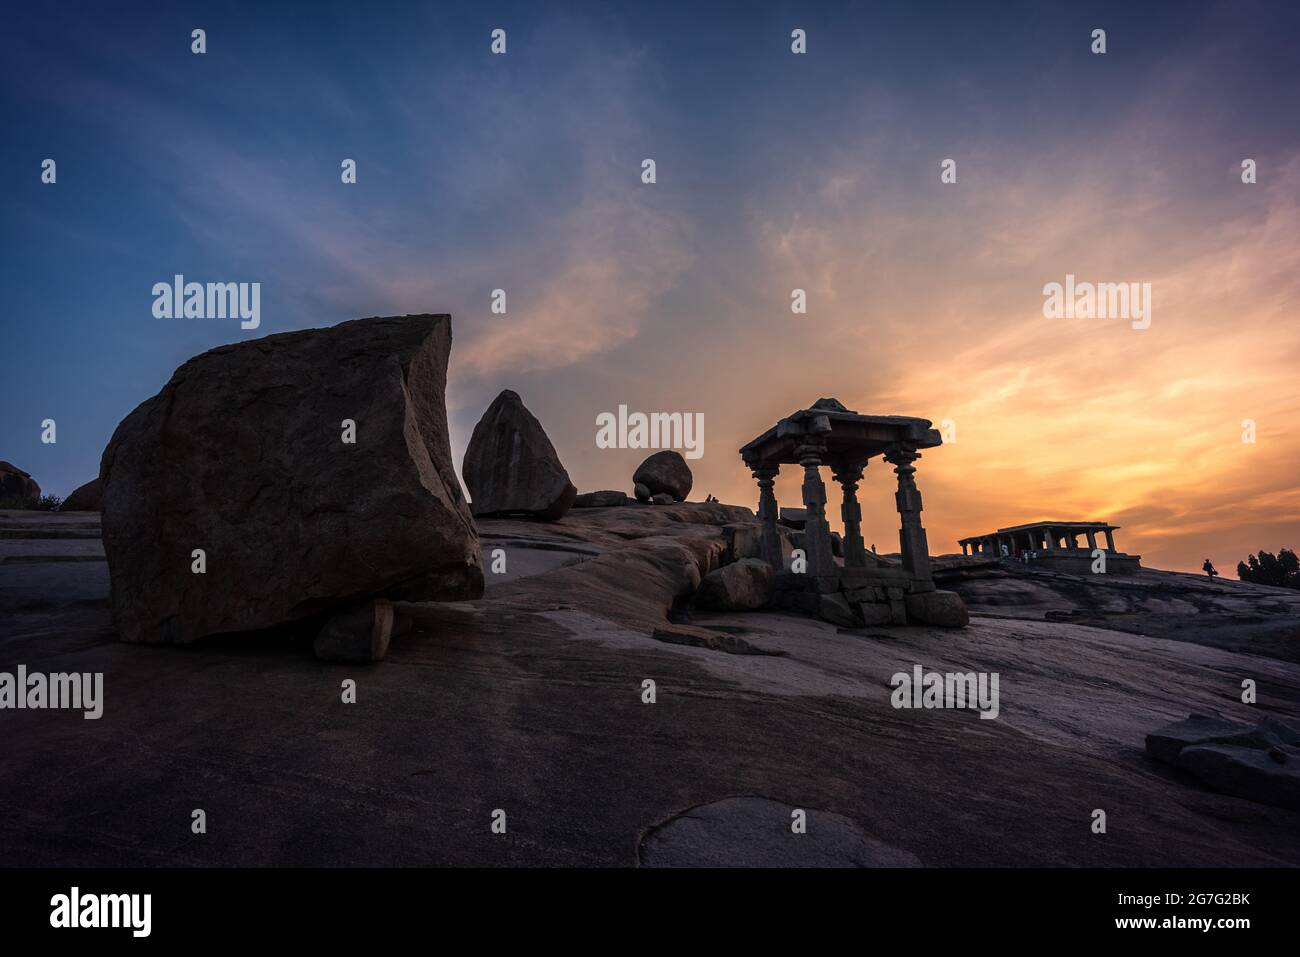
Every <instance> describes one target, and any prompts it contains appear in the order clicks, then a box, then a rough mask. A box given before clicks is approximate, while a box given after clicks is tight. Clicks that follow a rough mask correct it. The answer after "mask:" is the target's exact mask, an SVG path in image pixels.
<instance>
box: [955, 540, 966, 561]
mask: <svg viewBox="0 0 1300 957" xmlns="http://www.w3.org/2000/svg"><path fill="white" fill-rule="evenodd" d="M957 544H958V545H960V546H961V557H962V558H965V557H966V543H965V542H958V543H957Z"/></svg>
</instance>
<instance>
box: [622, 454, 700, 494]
mask: <svg viewBox="0 0 1300 957" xmlns="http://www.w3.org/2000/svg"><path fill="white" fill-rule="evenodd" d="M632 481H633V482H635V483H636V484H637V485H644V486H645V487H646V488H648V489H649V490H650V494H651V495H652V496H653V495H659V494H666V495H671V496H672V497H673V498H674V499H676V500H677V501H679V502H684V501H685V500H686V496H687V495H690V494H691V485H692V484H693V483H694V476H692V475H691V469H690V466H688V465H687V464H686V460H685V459H684V458H682V454H681V453H680V452H674V451H673V450H672V449H664V450H663V451H662V452H656V453H655V454H654V455H652V456H650V457H649V458H648V459H646V460H645V461H644V462H642V463H641V464H640V465H638V466H637V469H636V471H635V472H634V473H633V474H632Z"/></svg>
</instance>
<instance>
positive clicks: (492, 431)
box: [461, 389, 578, 521]
mask: <svg viewBox="0 0 1300 957" xmlns="http://www.w3.org/2000/svg"><path fill="white" fill-rule="evenodd" d="M461 474H462V475H463V476H464V478H465V487H466V488H467V489H469V496H470V508H471V509H472V510H473V512H474V514H475V515H476V516H479V515H509V514H524V515H531V516H533V517H535V518H540V519H544V520H546V521H555V520H556V519H559V518H562V517H563V516H564V513H565V512H567V511H568V510H569V508H570V506H572V505H573V501H574V499H575V498H577V496H578V489H577V488H576V487H575V486H574V484H573V483H572V482H570V481H569V473H568V472H567V471H565V469H564V466H563V465H562V464H560V457H559V455H557V454H556V452H555V446H554V445H552V444H551V440H550V439H549V438H547V436H546V431H545V430H544V429H543V428H542V424H541V423H540V422H538V421H537V418H536V417H535V416H534V415H533V414H532V413H531V412H529V411H528V409H527V408H525V407H524V403H523V400H522V399H520V398H519V395H518V393H516V392H512V391H510V390H509V389H506V390H505V391H503V392H502V393H501V394H500V395H499V396H497V397H496V398H495V399H493V400H492V404H491V405H489V406H488V408H487V411H486V412H484V413H483V418H481V419H479V421H478V425H476V426H474V434H473V435H471V436H470V440H469V446H468V447H467V448H466V449H465V462H464V464H463V467H462V469H461Z"/></svg>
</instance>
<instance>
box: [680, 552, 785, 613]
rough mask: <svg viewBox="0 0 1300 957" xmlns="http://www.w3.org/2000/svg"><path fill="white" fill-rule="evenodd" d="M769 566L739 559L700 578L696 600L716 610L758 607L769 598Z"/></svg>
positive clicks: (764, 563) (761, 562) (761, 561)
mask: <svg viewBox="0 0 1300 957" xmlns="http://www.w3.org/2000/svg"><path fill="white" fill-rule="evenodd" d="M772 579H773V572H772V566H771V565H769V564H768V563H767V562H765V561H763V560H762V559H759V558H742V559H741V560H740V561H738V562H732V563H731V564H730V565H723V566H722V567H721V568H716V569H714V570H713V571H711V572H709V573H708V574H707V575H705V576H704V580H703V581H702V582H700V590H699V592H698V593H697V594H696V599H695V600H696V601H697V602H698V603H699V604H700V605H701V606H702V607H704V608H714V609H717V610H718V611H751V610H753V609H755V608H762V607H763V606H764V605H766V604H767V602H768V599H769V598H771V596H772Z"/></svg>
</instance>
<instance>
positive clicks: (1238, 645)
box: [0, 504, 1300, 867]
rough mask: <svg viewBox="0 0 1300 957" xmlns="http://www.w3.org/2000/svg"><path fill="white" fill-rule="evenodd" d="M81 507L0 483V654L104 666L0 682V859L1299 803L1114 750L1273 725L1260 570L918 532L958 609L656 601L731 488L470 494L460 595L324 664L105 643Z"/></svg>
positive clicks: (1083, 821) (237, 649)
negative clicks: (1044, 567)
mask: <svg viewBox="0 0 1300 957" xmlns="http://www.w3.org/2000/svg"><path fill="white" fill-rule="evenodd" d="M97 518H98V516H97V515H96V514H95V513H53V514H51V513H35V512H0V670H10V671H12V670H13V669H14V668H16V666H17V665H19V664H23V665H26V666H27V668H28V669H29V671H45V672H55V671H62V672H67V671H102V672H104V673H105V676H106V677H105V705H104V716H103V717H102V718H101V719H99V720H98V721H88V720H84V719H83V718H82V716H81V714H80V713H78V712H54V711H26V710H25V711H5V712H0V724H2V726H3V736H2V740H3V744H0V847H3V848H4V849H5V852H6V853H5V858H6V862H7V863H10V864H62V865H73V866H81V865H109V864H113V865H199V864H207V865H263V864H301V865H380V864H487V865H495V864H514V865H557V864H559V865H566V864H567V865H637V864H642V865H647V866H653V865H660V866H663V865H667V866H671V865H680V864H728V863H779V864H850V865H880V866H915V865H922V866H951V865H957V866H974V867H983V866H1016V865H1059V866H1080V865H1093V866H1130V865H1148V866H1204V865H1227V866H1234V865H1296V864H1300V814H1298V813H1296V812H1293V811H1289V810H1285V809H1283V808H1280V807H1272V806H1268V805H1265V804H1260V803H1256V802H1255V801H1251V800H1245V799H1242V798H1239V797H1229V796H1226V795H1223V794H1219V793H1216V792H1214V791H1211V790H1209V789H1207V788H1206V787H1204V786H1202V785H1201V784H1200V783H1198V781H1197V780H1196V779H1194V778H1192V777H1191V776H1189V775H1187V774H1186V773H1184V772H1182V771H1179V770H1177V769H1174V768H1171V767H1169V766H1167V765H1163V764H1159V763H1157V762H1156V761H1154V760H1152V759H1151V758H1150V757H1148V755H1147V753H1146V751H1145V749H1144V740H1145V737H1146V735H1147V734H1149V733H1151V732H1152V731H1154V730H1156V729H1157V728H1159V727H1161V726H1163V725H1165V724H1167V723H1168V722H1171V721H1176V720H1179V719H1182V718H1185V717H1186V716H1187V715H1188V714H1189V713H1191V712H1197V713H1206V714H1216V715H1220V716H1222V717H1224V718H1228V719H1232V720H1240V721H1247V722H1254V721H1257V720H1259V718H1260V717H1262V716H1265V715H1271V716H1274V717H1277V718H1281V719H1283V720H1285V721H1291V722H1292V723H1294V722H1295V720H1296V719H1297V717H1298V716H1300V669H1297V666H1296V661H1297V646H1298V645H1300V634H1298V632H1300V595H1295V594H1293V593H1290V592H1286V591H1283V590H1281V589H1272V588H1266V587H1263V586H1251V585H1245V584H1241V583H1238V582H1209V581H1206V580H1204V579H1200V578H1196V577H1193V576H1186V575H1179V574H1172V573H1164V572H1154V571H1146V572H1143V573H1141V574H1140V575H1138V576H1135V577H1133V578H1131V579H1120V578H1118V577H1116V578H1114V579H1107V580H1094V579H1091V578H1090V579H1082V578H1074V577H1072V576H1064V575H1056V574H1053V573H1048V572H1040V571H1038V570H1036V569H1031V568H1023V567H1019V566H1010V565H1000V566H991V565H980V563H976V562H962V561H960V560H949V561H945V562H939V563H938V564H939V565H940V566H941V568H942V571H941V572H940V575H941V578H942V579H943V584H941V587H945V588H953V589H955V590H957V591H959V592H960V593H961V594H962V595H963V597H964V598H965V600H966V601H967V603H968V605H969V607H970V608H971V611H972V613H973V618H972V622H971V625H970V626H969V627H967V628H965V629H960V630H939V629H930V628H921V627H875V628H870V629H837V628H836V627H834V626H832V625H829V624H827V623H824V622H820V621H815V620H812V619H809V618H804V617H800V616H798V615H794V614H786V613H771V612H751V613H734V612H728V613H723V612H718V613H705V612H702V611H699V610H697V609H692V608H690V607H689V606H688V605H686V604H684V603H683V601H682V599H681V596H683V595H686V594H689V592H691V591H692V590H693V589H694V586H695V585H697V584H698V582H699V579H700V576H701V574H702V573H703V572H707V571H708V569H709V568H710V567H712V566H713V564H715V563H716V562H718V561H720V560H723V559H724V558H725V557H726V552H727V549H728V547H729V544H728V543H729V534H728V532H727V530H726V528H727V526H728V525H730V524H734V523H737V522H748V521H752V515H751V513H750V512H749V510H748V509H743V508H737V507H734V506H725V505H716V504H678V505H664V506H642V505H627V506H623V507H618V508H592V509H575V510H573V511H570V512H569V513H568V515H566V516H565V517H564V518H563V519H562V520H560V521H558V522H555V523H540V522H529V521H522V520H520V521H516V520H506V519H480V520H479V521H478V525H479V528H480V532H481V536H482V546H483V567H484V571H485V572H486V573H487V574H486V578H487V592H486V594H485V596H484V598H483V599H481V600H477V601H465V602H453V603H442V604H434V603H421V604H406V605H399V611H400V612H402V613H405V614H409V615H410V616H411V617H413V618H414V620H415V627H414V630H413V631H411V632H410V633H407V634H405V635H401V636H399V637H395V638H394V639H393V643H392V647H391V650H390V651H389V655H388V658H387V659H386V660H384V661H383V662H381V663H379V664H376V665H371V666H360V665H338V664H329V663H325V662H321V661H318V660H316V659H314V658H313V657H312V655H311V650H310V643H309V642H307V643H304V642H302V641H294V640H290V639H288V638H283V639H275V638H273V637H270V636H267V635H265V634H263V635H260V636H257V637H250V638H230V637H226V638H222V639H209V640H205V641H202V642H199V643H198V644H196V645H190V646H159V645H141V644H125V643H122V642H119V641H118V640H116V636H115V634H114V631H113V627H112V623H111V620H110V617H109V608H108V601H107V596H108V575H107V567H106V565H105V563H104V562H103V561H102V549H101V548H100V545H99V542H98V540H97V538H98V522H97ZM498 549H499V550H500V554H503V555H504V556H505V559H506V570H505V573H504V574H493V573H492V571H491V568H492V564H493V554H494V552H496V550H498ZM916 664H921V665H922V666H923V667H924V668H925V669H927V670H939V671H991V672H997V673H999V675H1000V686H1001V710H1000V715H999V717H998V718H997V719H996V720H981V719H980V718H979V716H978V714H977V713H975V712H973V711H956V710H932V711H924V710H896V709H894V708H893V707H891V705H890V691H891V689H890V686H889V681H890V677H891V675H893V674H894V673H896V672H899V671H903V672H908V671H910V670H911V669H912V667H913V666H914V665H916ZM1246 678H1251V679H1254V680H1255V681H1256V682H1257V685H1258V689H1259V700H1258V703H1257V704H1255V705H1253V706H1251V705H1245V704H1242V703H1241V701H1240V689H1241V682H1242V680H1243V679H1246ZM346 679H353V680H355V681H356V683H357V701H356V703H355V704H344V703H343V702H342V701H341V700H340V697H341V696H340V687H341V684H342V683H343V682H344V681H345V680H346ZM647 680H650V681H653V682H654V688H655V702H654V703H653V704H647V703H644V701H643V696H644V688H645V684H644V682H646V681H647ZM196 808H202V809H203V810H204V811H205V812H206V814H207V821H208V831H207V833H206V834H203V835H195V834H193V833H191V828H190V824H191V812H192V811H193V810H194V809H196ZM496 809H503V810H504V811H505V812H506V819H507V831H506V833H505V834H504V835H502V834H494V833H493V832H492V829H491V826H490V825H491V822H492V813H493V811H494V810H496ZM794 809H802V810H804V811H806V813H807V822H808V830H807V834H805V835H802V836H795V835H792V834H791V830H790V822H791V812H792V810H794ZM1095 809H1103V810H1105V812H1106V818H1107V832H1106V833H1105V834H1104V835H1099V834H1094V833H1092V830H1091V824H1092V820H1093V816H1092V815H1093V811H1094V810H1095Z"/></svg>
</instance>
